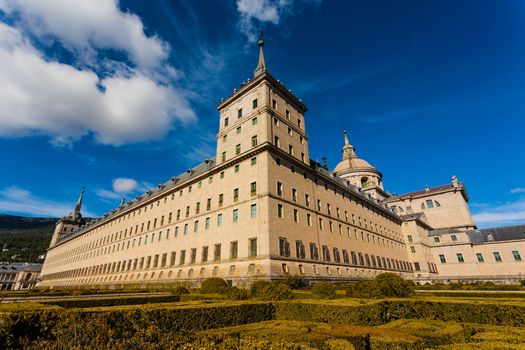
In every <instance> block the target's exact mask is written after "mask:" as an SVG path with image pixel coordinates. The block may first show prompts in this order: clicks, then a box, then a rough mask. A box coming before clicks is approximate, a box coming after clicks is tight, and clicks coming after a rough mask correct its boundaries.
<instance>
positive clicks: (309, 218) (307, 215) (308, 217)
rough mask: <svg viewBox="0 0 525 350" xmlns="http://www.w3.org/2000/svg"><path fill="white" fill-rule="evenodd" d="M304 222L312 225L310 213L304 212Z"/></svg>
mask: <svg viewBox="0 0 525 350" xmlns="http://www.w3.org/2000/svg"><path fill="white" fill-rule="evenodd" d="M306 223H308V226H312V215H311V214H310V213H308V214H306Z"/></svg>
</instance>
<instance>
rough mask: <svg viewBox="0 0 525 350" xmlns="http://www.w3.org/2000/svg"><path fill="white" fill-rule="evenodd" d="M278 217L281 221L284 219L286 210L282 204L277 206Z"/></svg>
mask: <svg viewBox="0 0 525 350" xmlns="http://www.w3.org/2000/svg"><path fill="white" fill-rule="evenodd" d="M277 217H278V218H281V219H282V218H283V217H284V209H283V205H282V204H277Z"/></svg>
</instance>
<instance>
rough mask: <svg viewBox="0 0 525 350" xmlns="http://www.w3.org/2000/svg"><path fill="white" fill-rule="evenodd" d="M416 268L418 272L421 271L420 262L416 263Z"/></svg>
mask: <svg viewBox="0 0 525 350" xmlns="http://www.w3.org/2000/svg"><path fill="white" fill-rule="evenodd" d="M414 268H415V269H416V271H421V266H419V263H418V262H415V263H414Z"/></svg>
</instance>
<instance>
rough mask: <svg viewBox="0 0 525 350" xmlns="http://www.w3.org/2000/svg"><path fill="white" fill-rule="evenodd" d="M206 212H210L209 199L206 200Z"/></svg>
mask: <svg viewBox="0 0 525 350" xmlns="http://www.w3.org/2000/svg"><path fill="white" fill-rule="evenodd" d="M206 210H211V198H208V199H207V200H206Z"/></svg>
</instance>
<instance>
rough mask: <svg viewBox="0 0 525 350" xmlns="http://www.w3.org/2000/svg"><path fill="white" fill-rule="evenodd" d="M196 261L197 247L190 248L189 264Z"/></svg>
mask: <svg viewBox="0 0 525 350" xmlns="http://www.w3.org/2000/svg"><path fill="white" fill-rule="evenodd" d="M196 261H197V248H191V253H190V264H195V262H196Z"/></svg>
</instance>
